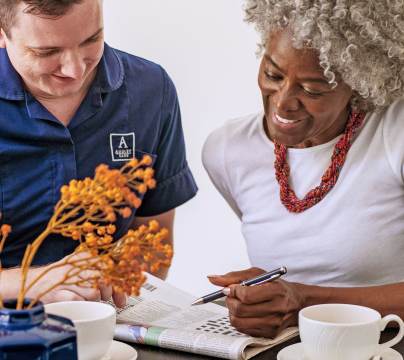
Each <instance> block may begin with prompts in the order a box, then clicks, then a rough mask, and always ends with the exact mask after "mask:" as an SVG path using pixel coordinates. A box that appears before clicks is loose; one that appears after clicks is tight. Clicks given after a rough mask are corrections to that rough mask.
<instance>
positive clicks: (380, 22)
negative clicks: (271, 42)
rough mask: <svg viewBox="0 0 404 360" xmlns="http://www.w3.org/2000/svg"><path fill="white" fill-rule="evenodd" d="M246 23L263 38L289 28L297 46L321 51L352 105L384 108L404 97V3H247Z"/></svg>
mask: <svg viewBox="0 0 404 360" xmlns="http://www.w3.org/2000/svg"><path fill="white" fill-rule="evenodd" d="M245 13H246V17H245V20H246V21H247V22H249V23H253V24H255V27H256V29H257V30H258V32H259V33H260V35H261V43H260V52H262V49H263V47H264V46H265V43H266V41H267V40H268V35H269V33H270V32H271V31H273V30H277V29H279V28H285V27H288V28H289V29H290V30H291V31H292V34H293V39H294V40H293V41H294V46H295V47H297V48H301V47H303V46H304V47H310V48H313V49H315V50H317V52H318V54H319V62H320V65H321V67H322V68H323V69H324V75H325V77H326V78H327V79H328V80H329V82H330V83H331V84H334V85H336V74H339V75H340V76H341V78H342V80H343V81H344V82H345V83H346V84H347V85H349V86H350V87H351V88H352V89H353V91H354V93H355V96H354V97H353V99H352V102H351V103H352V107H353V108H357V109H360V110H362V111H372V110H380V109H383V108H384V107H386V106H388V105H390V104H391V103H392V102H393V101H395V100H396V99H398V98H402V97H403V95H404V0H246V2H245Z"/></svg>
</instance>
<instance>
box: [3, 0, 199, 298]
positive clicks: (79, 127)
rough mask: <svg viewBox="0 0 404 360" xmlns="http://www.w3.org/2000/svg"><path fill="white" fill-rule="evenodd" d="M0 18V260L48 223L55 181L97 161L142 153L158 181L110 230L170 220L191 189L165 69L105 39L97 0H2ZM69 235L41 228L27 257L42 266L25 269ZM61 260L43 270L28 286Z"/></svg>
mask: <svg viewBox="0 0 404 360" xmlns="http://www.w3.org/2000/svg"><path fill="white" fill-rule="evenodd" d="M0 27H1V33H0V180H1V181H0V190H1V192H0V195H1V197H0V199H1V213H2V219H1V221H2V222H3V223H8V224H10V225H11V226H12V228H13V232H12V233H11V235H10V237H9V239H8V240H7V243H6V246H5V249H4V251H3V253H2V256H1V261H2V265H3V267H5V268H10V267H15V266H18V265H19V264H20V262H21V259H22V255H23V252H24V250H25V247H26V246H27V244H29V243H30V242H31V241H32V240H33V239H35V237H36V236H37V235H38V234H39V233H40V232H41V231H42V230H43V229H44V227H45V226H46V224H47V221H48V220H49V218H50V216H51V214H52V212H53V207H54V205H55V203H56V202H57V200H58V198H59V190H60V187H61V186H62V185H63V184H66V183H68V182H69V181H70V180H71V179H74V178H79V179H81V178H84V177H86V176H92V175H93V174H94V169H95V167H96V166H97V165H98V164H100V163H106V164H108V165H109V166H111V167H116V168H119V167H121V166H122V164H124V162H125V161H127V160H130V159H131V158H133V157H134V156H135V157H138V158H139V157H141V156H142V155H143V154H151V155H152V157H153V158H154V159H155V163H154V168H155V177H156V180H157V182H158V185H157V188H156V189H155V190H152V191H150V192H149V193H148V194H146V196H145V198H144V201H143V204H142V206H141V207H140V208H139V209H138V211H137V214H136V218H132V219H130V221H123V220H122V219H120V222H119V223H118V226H119V227H118V228H119V230H120V231H119V234H117V235H118V236H119V235H122V234H123V233H125V232H126V231H127V230H128V229H129V228H130V227H131V226H133V227H136V226H138V225H139V224H142V223H145V222H148V221H149V219H151V218H153V219H156V220H158V221H159V222H160V224H161V225H162V226H165V227H167V228H168V229H169V230H172V228H173V221H174V209H175V207H177V206H179V205H181V204H182V203H184V202H185V201H187V200H189V199H190V198H191V197H193V196H194V195H195V193H196V191H197V188H196V185H195V182H194V180H193V177H192V174H191V172H190V170H189V168H188V165H187V162H186V158H185V146H184V140H183V133H182V127H181V117H180V109H179V105H178V100H177V95H176V91H175V88H174V85H173V83H172V82H171V80H170V78H169V77H168V75H167V74H166V72H165V71H164V70H163V69H162V68H161V67H160V66H158V65H156V64H153V63H151V62H149V61H147V60H144V59H140V58H138V57H135V56H131V55H128V54H126V53H123V52H120V51H118V50H115V49H112V48H110V47H109V46H108V45H106V44H105V43H104V36H103V15H102V0H63V1H61V0H19V1H18V0H0ZM170 241H171V242H172V238H171V239H170ZM75 245H76V244H75V243H74V241H72V240H70V239H66V238H63V237H61V236H51V237H50V238H49V239H47V241H46V242H45V243H44V244H43V246H42V248H41V250H40V251H39V252H38V255H37V257H36V258H35V261H34V263H35V265H37V266H41V268H40V269H33V270H32V271H31V273H30V275H29V276H30V277H33V276H35V274H37V273H38V271H42V270H43V267H44V266H46V264H49V263H52V262H55V261H58V260H60V259H62V258H63V257H64V256H66V255H68V254H69V253H71V252H72V251H73V249H74V247H75ZM67 270H68V269H65V268H62V269H59V270H57V271H51V272H50V273H49V275H47V276H46V277H44V278H43V279H42V280H41V282H40V283H38V284H37V286H36V287H35V289H33V290H32V293H31V294H28V295H30V296H31V297H32V296H33V295H35V294H34V293H35V292H36V293H38V292H39V291H40V289H41V288H43V287H44V286H45V285H46V286H47V285H49V282H54V281H56V280H57V279H59V278H61V277H62V276H63V275H64V273H66V271H67ZM166 271H167V269H165V270H164V271H162V272H161V273H159V274H157V275H159V276H160V277H165V275H166ZM19 276H20V272H19V269H18V268H14V269H9V270H6V271H4V272H3V273H2V281H1V290H0V291H1V293H2V295H3V297H15V294H16V291H17V289H16V287H17V285H18V283H19ZM111 293H112V291H111V289H109V288H101V289H95V290H89V289H84V288H80V287H77V286H65V287H59V288H56V289H55V290H54V291H52V292H51V293H49V294H48V295H47V296H46V297H45V298H43V299H42V300H43V301H44V302H51V301H61V300H72V299H73V300H83V299H84V300H96V299H99V298H107V297H109V296H111ZM114 299H115V301H116V302H117V303H118V304H119V305H122V304H123V303H124V299H123V298H122V297H119V296H116V295H115V297H114Z"/></svg>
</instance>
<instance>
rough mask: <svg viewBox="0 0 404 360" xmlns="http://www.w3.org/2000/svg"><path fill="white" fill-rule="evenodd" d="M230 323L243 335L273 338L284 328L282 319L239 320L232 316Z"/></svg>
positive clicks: (265, 317) (273, 317) (266, 317)
mask: <svg viewBox="0 0 404 360" xmlns="http://www.w3.org/2000/svg"><path fill="white" fill-rule="evenodd" d="M230 323H231V324H232V326H234V327H235V328H236V329H237V331H239V332H241V333H244V334H248V335H252V336H262V337H270V338H273V337H275V336H276V335H277V334H278V332H279V329H280V328H281V326H282V317H281V316H263V317H257V318H239V317H237V316H234V315H231V314H230Z"/></svg>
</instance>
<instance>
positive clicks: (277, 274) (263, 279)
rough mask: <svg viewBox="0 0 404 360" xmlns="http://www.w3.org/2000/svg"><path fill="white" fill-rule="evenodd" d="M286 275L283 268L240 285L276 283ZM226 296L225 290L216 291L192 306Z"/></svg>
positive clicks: (285, 270) (196, 301)
mask: <svg viewBox="0 0 404 360" xmlns="http://www.w3.org/2000/svg"><path fill="white" fill-rule="evenodd" d="M286 273H287V269H286V267H285V266H282V267H280V268H279V269H275V270H272V271H269V272H267V273H264V274H261V275H258V276H256V277H254V278H252V279H248V280H244V281H242V282H241V283H240V285H242V286H251V285H259V284H263V283H266V282H270V281H274V280H276V279H278V278H280V277H281V276H282V275H285V274H286ZM224 296H226V295H225V294H224V293H223V289H221V290H218V291H215V292H213V293H211V294H208V295H205V296H202V297H200V298H199V299H196V300H195V301H194V302H193V303H192V304H191V305H201V304H206V303H209V302H211V301H214V300H217V299H220V298H222V297H224Z"/></svg>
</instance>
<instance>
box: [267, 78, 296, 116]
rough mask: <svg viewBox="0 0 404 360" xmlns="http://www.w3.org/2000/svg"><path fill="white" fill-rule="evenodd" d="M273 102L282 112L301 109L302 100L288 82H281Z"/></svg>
mask: <svg viewBox="0 0 404 360" xmlns="http://www.w3.org/2000/svg"><path fill="white" fill-rule="evenodd" d="M272 98H273V103H274V105H275V107H276V109H277V110H278V111H279V112H280V113H289V112H293V111H297V110H299V107H300V102H299V99H298V98H297V96H296V94H295V91H294V90H293V88H292V87H291V86H289V85H288V84H281V85H280V86H279V88H278V89H277V90H276V92H275V93H274V94H273V95H272Z"/></svg>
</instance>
